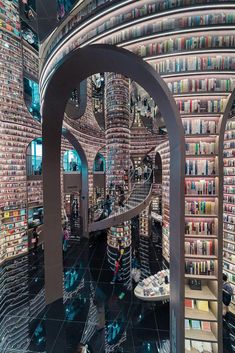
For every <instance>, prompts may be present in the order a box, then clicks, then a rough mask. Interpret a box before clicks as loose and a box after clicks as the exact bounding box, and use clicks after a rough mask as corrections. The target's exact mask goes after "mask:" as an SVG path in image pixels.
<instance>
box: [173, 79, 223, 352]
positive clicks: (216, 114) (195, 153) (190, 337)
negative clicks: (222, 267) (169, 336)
mask: <svg viewBox="0 0 235 353" xmlns="http://www.w3.org/2000/svg"><path fill="white" fill-rule="evenodd" d="M188 88H189V87H188ZM190 88H191V90H190V89H189V91H192V86H190ZM191 95H192V96H191V97H184V96H181V97H178V96H175V97H176V103H177V105H178V107H179V110H180V112H181V117H182V122H183V127H184V130H185V151H186V161H185V349H186V352H190V351H193V349H203V350H204V351H207V350H208V351H212V352H215V353H217V352H218V342H219V339H220V338H219V334H220V333H219V330H218V320H220V318H219V317H218V306H219V304H218V298H219V292H218V275H219V272H218V271H219V268H218V237H219V235H220V234H219V225H218V217H219V213H218V212H219V199H218V194H219V170H218V143H219V141H218V135H219V122H220V119H221V113H223V111H224V108H225V106H226V103H227V98H226V97H223V96H222V97H220V96H218V97H213V99H211V97H207V96H206V94H205V95H204V96H203V97H200V99H198V98H197V97H194V96H193V94H192V93H191ZM195 280H199V281H200V284H199V283H198V286H199V287H200V288H201V289H200V290H195V289H194V288H195V287H194V284H193V281H195Z"/></svg>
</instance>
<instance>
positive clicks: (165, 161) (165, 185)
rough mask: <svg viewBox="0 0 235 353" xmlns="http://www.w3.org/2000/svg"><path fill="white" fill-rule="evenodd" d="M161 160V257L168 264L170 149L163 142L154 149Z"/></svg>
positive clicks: (166, 143) (167, 144)
mask: <svg viewBox="0 0 235 353" xmlns="http://www.w3.org/2000/svg"><path fill="white" fill-rule="evenodd" d="M156 152H158V153H159V154H160V156H161V160H162V255H163V257H164V259H165V260H166V261H167V262H168V263H169V260H170V259H169V251H170V250H169V224H170V214H169V187H170V158H169V157H170V147H169V142H168V141H167V142H163V143H162V144H160V145H159V146H158V147H157V148H156Z"/></svg>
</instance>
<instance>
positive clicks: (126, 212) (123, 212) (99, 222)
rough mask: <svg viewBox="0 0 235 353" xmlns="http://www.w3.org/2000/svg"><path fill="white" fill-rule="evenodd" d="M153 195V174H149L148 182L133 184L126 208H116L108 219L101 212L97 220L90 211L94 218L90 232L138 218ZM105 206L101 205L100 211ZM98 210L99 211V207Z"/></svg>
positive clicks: (125, 204) (92, 218)
mask: <svg viewBox="0 0 235 353" xmlns="http://www.w3.org/2000/svg"><path fill="white" fill-rule="evenodd" d="M151 193H152V172H151V173H149V177H148V179H147V180H145V181H143V182H136V183H133V186H132V189H131V192H130V194H129V197H128V198H127V200H126V202H125V203H124V207H117V208H115V209H114V210H113V211H112V212H111V214H110V215H109V216H108V217H105V218H104V215H103V212H102V211H101V213H100V217H99V218H98V219H95V217H94V212H93V210H90V214H92V216H91V217H90V224H89V228H88V230H89V232H95V231H98V230H102V229H107V228H110V227H114V226H117V225H119V224H120V223H123V222H125V221H128V220H130V219H132V218H133V217H135V216H137V215H138V214H140V213H141V212H142V211H143V210H144V209H145V208H146V207H147V206H148V205H149V203H150V201H151ZM112 201H113V203H114V202H115V200H112ZM104 205H105V203H100V204H99V206H98V207H99V209H100V210H102V209H104V208H105V206H104ZM96 210H97V211H98V209H97V206H96Z"/></svg>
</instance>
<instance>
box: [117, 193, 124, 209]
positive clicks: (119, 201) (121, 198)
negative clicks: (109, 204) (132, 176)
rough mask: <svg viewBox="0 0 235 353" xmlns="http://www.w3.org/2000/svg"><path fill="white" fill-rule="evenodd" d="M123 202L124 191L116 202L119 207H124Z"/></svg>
mask: <svg viewBox="0 0 235 353" xmlns="http://www.w3.org/2000/svg"><path fill="white" fill-rule="evenodd" d="M124 201H125V195H124V191H123V190H122V191H121V195H120V196H119V200H118V205H119V206H120V207H124Z"/></svg>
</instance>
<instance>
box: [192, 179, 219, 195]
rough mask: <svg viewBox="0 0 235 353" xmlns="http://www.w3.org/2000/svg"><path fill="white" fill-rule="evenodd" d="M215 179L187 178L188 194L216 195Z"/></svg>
mask: <svg viewBox="0 0 235 353" xmlns="http://www.w3.org/2000/svg"><path fill="white" fill-rule="evenodd" d="M215 192H216V185H215V180H185V194H186V195H214V194H215Z"/></svg>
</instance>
